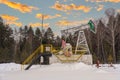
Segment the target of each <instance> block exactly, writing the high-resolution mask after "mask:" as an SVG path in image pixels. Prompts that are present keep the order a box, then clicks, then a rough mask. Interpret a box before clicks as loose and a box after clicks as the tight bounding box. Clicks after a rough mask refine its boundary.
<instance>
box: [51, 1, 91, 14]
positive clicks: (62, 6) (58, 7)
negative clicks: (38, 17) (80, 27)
mask: <svg viewBox="0 0 120 80" xmlns="http://www.w3.org/2000/svg"><path fill="white" fill-rule="evenodd" d="M51 8H53V9H56V10H59V11H64V12H66V11H70V10H81V11H83V12H86V13H87V12H89V11H90V10H91V7H89V6H84V5H75V4H73V3H72V4H70V5H66V4H60V3H59V1H57V2H56V3H55V4H54V5H53V6H52V7H51Z"/></svg>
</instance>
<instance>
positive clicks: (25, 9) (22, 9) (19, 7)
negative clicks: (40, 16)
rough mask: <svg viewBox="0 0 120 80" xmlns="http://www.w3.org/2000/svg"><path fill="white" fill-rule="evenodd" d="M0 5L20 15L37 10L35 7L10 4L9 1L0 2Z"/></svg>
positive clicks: (16, 3) (2, 0)
mask: <svg viewBox="0 0 120 80" xmlns="http://www.w3.org/2000/svg"><path fill="white" fill-rule="evenodd" d="M0 4H5V5H7V6H8V7H10V8H13V9H16V10H19V11H20V12H22V13H27V12H32V10H37V9H38V8H37V7H33V6H27V5H25V4H21V3H18V2H12V1H10V0H0Z"/></svg>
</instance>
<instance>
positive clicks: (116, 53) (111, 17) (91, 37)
mask: <svg viewBox="0 0 120 80" xmlns="http://www.w3.org/2000/svg"><path fill="white" fill-rule="evenodd" d="M105 13H106V15H107V19H108V22H107V23H105V21H104V20H103V19H102V18H101V19H98V20H97V24H96V30H97V32H96V34H94V33H92V32H91V31H90V30H89V29H85V30H84V32H85V35H86V38H87V42H88V46H89V49H90V53H91V54H92V57H93V62H94V63H95V61H96V60H98V59H99V60H100V62H102V63H109V62H113V63H119V62H120V45H119V44H120V27H119V26H120V13H116V14H115V11H114V10H113V9H110V10H106V12H105ZM77 37H78V32H75V33H74V34H69V35H68V37H67V38H66V41H67V43H70V44H71V45H72V46H73V47H75V46H76V42H77ZM64 38H65V36H61V37H60V36H57V37H55V36H54V32H53V31H52V29H51V28H50V27H49V28H48V29H47V30H46V31H42V30H40V28H36V30H33V28H32V27H31V26H27V25H26V26H24V27H23V28H19V30H16V29H14V30H13V29H11V26H9V25H6V24H5V23H3V19H2V18H0V63H6V62H15V63H22V62H23V61H24V60H25V59H26V58H27V57H28V56H29V55H30V54H31V53H32V52H33V51H34V50H35V49H37V48H38V47H39V46H40V45H41V44H42V43H44V44H52V45H53V46H54V47H55V48H60V47H61V42H62V39H64Z"/></svg>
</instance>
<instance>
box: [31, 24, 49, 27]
mask: <svg viewBox="0 0 120 80" xmlns="http://www.w3.org/2000/svg"><path fill="white" fill-rule="evenodd" d="M29 25H30V26H32V27H41V26H42V24H41V23H30V24H29ZM43 27H45V28H48V27H49V23H44V24H43Z"/></svg>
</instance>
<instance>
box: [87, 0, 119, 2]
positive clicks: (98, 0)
mask: <svg viewBox="0 0 120 80" xmlns="http://www.w3.org/2000/svg"><path fill="white" fill-rule="evenodd" d="M86 2H113V3H119V2H120V0H86Z"/></svg>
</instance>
